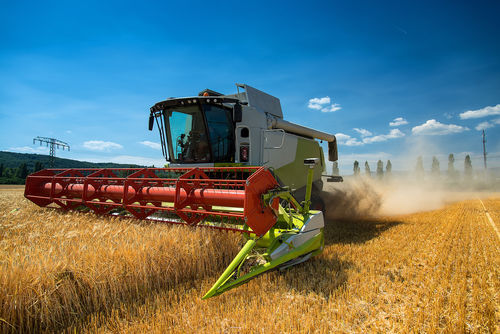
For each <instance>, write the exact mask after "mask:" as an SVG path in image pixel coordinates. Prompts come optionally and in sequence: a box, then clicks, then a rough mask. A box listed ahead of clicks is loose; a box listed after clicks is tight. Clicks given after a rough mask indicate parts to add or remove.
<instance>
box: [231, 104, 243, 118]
mask: <svg viewBox="0 0 500 334" xmlns="http://www.w3.org/2000/svg"><path fill="white" fill-rule="evenodd" d="M242 119H243V108H242V106H241V104H239V103H236V104H235V105H234V107H233V121H234V122H235V123H236V122H241V121H242Z"/></svg>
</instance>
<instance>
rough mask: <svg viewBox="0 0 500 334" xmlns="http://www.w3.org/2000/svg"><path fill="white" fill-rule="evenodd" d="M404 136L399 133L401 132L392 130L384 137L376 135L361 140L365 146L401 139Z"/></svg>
mask: <svg viewBox="0 0 500 334" xmlns="http://www.w3.org/2000/svg"><path fill="white" fill-rule="evenodd" d="M404 136H405V134H404V133H403V132H401V130H399V129H392V130H391V131H390V132H389V133H388V134H386V135H377V136H373V137H366V138H363V143H365V144H371V143H377V142H381V141H387V140H389V139H395V138H401V137H404Z"/></svg>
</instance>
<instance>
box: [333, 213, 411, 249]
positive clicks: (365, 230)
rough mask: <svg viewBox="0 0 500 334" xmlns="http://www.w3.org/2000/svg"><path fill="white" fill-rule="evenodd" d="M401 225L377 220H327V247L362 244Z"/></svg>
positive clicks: (398, 222) (397, 222) (396, 222)
mask: <svg viewBox="0 0 500 334" xmlns="http://www.w3.org/2000/svg"><path fill="white" fill-rule="evenodd" d="M400 224H403V222H401V221H387V220H380V219H377V218H361V219H336V220H327V221H325V228H324V233H325V246H328V245H332V244H351V243H355V244H361V243H364V242H367V241H369V240H371V239H373V238H376V237H378V236H379V235H381V234H382V233H383V232H385V231H387V230H389V229H391V228H393V227H395V226H397V225H400Z"/></svg>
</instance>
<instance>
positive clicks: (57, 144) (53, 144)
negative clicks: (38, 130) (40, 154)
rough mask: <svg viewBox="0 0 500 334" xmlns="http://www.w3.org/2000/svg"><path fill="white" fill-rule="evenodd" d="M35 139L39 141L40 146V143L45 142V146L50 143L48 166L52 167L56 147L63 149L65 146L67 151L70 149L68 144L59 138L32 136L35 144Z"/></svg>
mask: <svg viewBox="0 0 500 334" xmlns="http://www.w3.org/2000/svg"><path fill="white" fill-rule="evenodd" d="M37 141H39V142H40V146H41V145H42V143H45V144H46V145H47V146H49V145H50V158H49V163H50V167H54V163H55V160H56V148H59V147H62V149H63V151H64V149H65V148H67V149H68V151H69V150H70V147H69V144H68V143H65V142H63V141H61V140H59V139H55V138H47V137H40V136H38V137H36V138H33V144H35V143H36V142H37Z"/></svg>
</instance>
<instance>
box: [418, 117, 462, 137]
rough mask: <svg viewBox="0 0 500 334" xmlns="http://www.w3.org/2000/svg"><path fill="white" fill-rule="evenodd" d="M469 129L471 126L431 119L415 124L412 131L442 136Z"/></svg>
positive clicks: (419, 133)
mask: <svg viewBox="0 0 500 334" xmlns="http://www.w3.org/2000/svg"><path fill="white" fill-rule="evenodd" d="M468 130H469V128H467V127H465V126H460V125H455V124H443V123H440V122H438V121H436V120H435V119H430V120H428V121H427V122H425V123H424V124H421V125H417V126H415V127H414V128H413V129H411V132H412V133H413V134H414V135H429V136H436V135H437V136H442V135H448V134H451V133H460V132H464V131H468Z"/></svg>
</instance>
